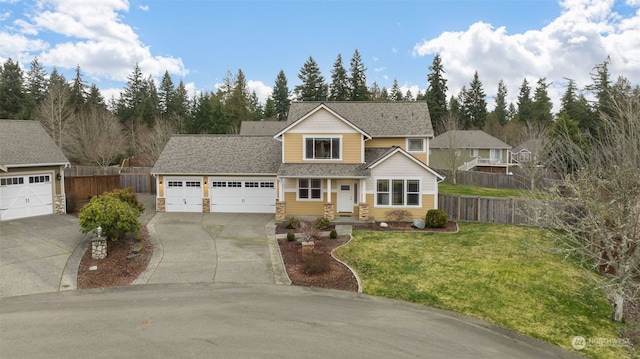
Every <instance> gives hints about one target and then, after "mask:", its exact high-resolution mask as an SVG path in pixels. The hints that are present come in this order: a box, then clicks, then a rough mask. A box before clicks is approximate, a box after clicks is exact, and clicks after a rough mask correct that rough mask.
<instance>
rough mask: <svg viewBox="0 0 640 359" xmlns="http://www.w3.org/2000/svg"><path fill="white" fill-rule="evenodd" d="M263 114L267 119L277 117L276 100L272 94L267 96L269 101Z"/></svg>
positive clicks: (266, 102)
mask: <svg viewBox="0 0 640 359" xmlns="http://www.w3.org/2000/svg"><path fill="white" fill-rule="evenodd" d="M262 116H263V117H264V119H265V120H272V119H277V116H278V112H277V111H276V102H275V101H274V100H273V98H272V97H271V96H269V97H267V101H265V104H264V110H263V113H262Z"/></svg>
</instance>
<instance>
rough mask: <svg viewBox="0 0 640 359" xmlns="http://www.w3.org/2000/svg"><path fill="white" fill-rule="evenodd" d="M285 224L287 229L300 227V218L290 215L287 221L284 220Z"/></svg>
mask: <svg viewBox="0 0 640 359" xmlns="http://www.w3.org/2000/svg"><path fill="white" fill-rule="evenodd" d="M284 226H285V228H287V229H296V228H300V220H299V219H297V218H296V217H289V218H287V220H286V221H284Z"/></svg>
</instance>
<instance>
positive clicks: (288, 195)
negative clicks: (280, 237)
mask: <svg viewBox="0 0 640 359" xmlns="http://www.w3.org/2000/svg"><path fill="white" fill-rule="evenodd" d="M284 200H285V202H286V208H287V216H319V217H321V216H322V215H323V214H324V202H323V201H297V200H296V193H295V192H285V194H284Z"/></svg>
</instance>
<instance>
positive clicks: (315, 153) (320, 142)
mask: <svg viewBox="0 0 640 359" xmlns="http://www.w3.org/2000/svg"><path fill="white" fill-rule="evenodd" d="M304 141H305V143H304V149H305V151H304V158H305V159H306V160H318V159H320V160H322V159H327V160H339V159H340V138H339V137H306V138H305V139H304Z"/></svg>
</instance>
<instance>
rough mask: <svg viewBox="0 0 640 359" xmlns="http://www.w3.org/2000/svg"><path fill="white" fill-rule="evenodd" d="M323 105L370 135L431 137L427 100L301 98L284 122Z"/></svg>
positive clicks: (298, 117)
mask: <svg viewBox="0 0 640 359" xmlns="http://www.w3.org/2000/svg"><path fill="white" fill-rule="evenodd" d="M321 105H324V106H325V107H326V108H328V109H330V110H331V111H333V112H334V113H336V114H337V115H339V116H340V117H342V118H343V119H345V120H347V121H349V122H350V123H351V124H353V125H354V126H355V127H357V128H359V129H361V130H362V131H364V132H365V133H367V134H369V135H370V136H371V137H407V136H416V137H433V128H432V126H431V117H430V116H429V107H428V106H427V103H426V101H407V102H373V101H325V102H319V101H301V102H292V103H291V107H290V108H289V116H288V119H287V122H289V123H293V122H295V121H298V120H300V119H301V118H303V117H305V116H307V115H308V114H309V113H311V112H312V111H313V110H315V109H316V108H318V107H319V106H321Z"/></svg>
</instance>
